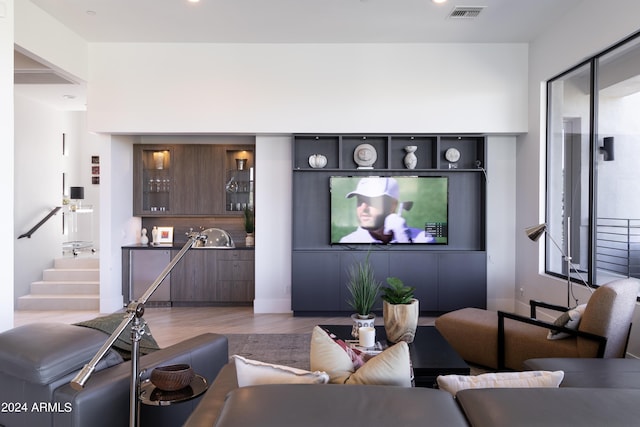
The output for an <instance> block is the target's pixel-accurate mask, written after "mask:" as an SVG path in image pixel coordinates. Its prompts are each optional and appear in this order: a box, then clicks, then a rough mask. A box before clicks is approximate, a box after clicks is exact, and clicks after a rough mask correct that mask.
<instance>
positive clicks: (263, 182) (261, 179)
mask: <svg viewBox="0 0 640 427" xmlns="http://www.w3.org/2000/svg"><path fill="white" fill-rule="evenodd" d="M292 140H293V139H292V137H290V136H258V137H256V202H255V203H256V205H255V209H256V246H255V258H256V266H255V269H256V270H255V271H256V275H255V282H256V295H255V300H254V305H253V309H254V311H255V312H256V313H285V312H289V311H291V241H292V238H291V224H292V222H291V220H292V215H293V212H292V209H293V207H292V202H293V200H292V197H291V195H292V194H293V187H292V174H291V167H292V165H293V162H292V158H291V153H292V146H291V144H292Z"/></svg>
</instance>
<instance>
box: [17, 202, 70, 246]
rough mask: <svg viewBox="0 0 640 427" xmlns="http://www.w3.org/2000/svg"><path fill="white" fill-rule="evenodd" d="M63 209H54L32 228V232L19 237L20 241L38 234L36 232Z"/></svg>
mask: <svg viewBox="0 0 640 427" xmlns="http://www.w3.org/2000/svg"><path fill="white" fill-rule="evenodd" d="M61 208H62V206H56V207H55V208H53V209H52V210H51V212H49V213H48V214H47V215H46V216H45V217H44V218H42V219H41V220H40V222H39V223H37V224H36V225H34V226H33V227H31V230H29V231H27V232H26V233H23V234H21V235H19V236H18V239H22V238H23V237H28V238H31V235H32V234H33V233H35V232H36V230H38V228H40V227H41V226H42V224H44V223H45V222H47V221H48V220H49V218H51V217H52V216H54V215H55V214H57V213H58V211H59V210H60V209H61Z"/></svg>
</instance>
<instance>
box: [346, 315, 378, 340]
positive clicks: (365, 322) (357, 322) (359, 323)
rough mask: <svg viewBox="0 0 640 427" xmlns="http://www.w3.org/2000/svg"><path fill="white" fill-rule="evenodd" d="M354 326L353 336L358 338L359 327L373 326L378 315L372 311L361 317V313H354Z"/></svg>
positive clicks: (352, 317)
mask: <svg viewBox="0 0 640 427" xmlns="http://www.w3.org/2000/svg"><path fill="white" fill-rule="evenodd" d="M351 319H352V320H353V328H352V329H351V336H352V337H354V338H358V329H360V328H367V327H370V328H373V327H374V323H375V321H376V315H375V314H373V313H371V314H369V315H368V316H367V317H361V316H360V315H359V314H352V315H351Z"/></svg>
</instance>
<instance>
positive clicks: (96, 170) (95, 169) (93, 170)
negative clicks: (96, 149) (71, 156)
mask: <svg viewBox="0 0 640 427" xmlns="http://www.w3.org/2000/svg"><path fill="white" fill-rule="evenodd" d="M91 175H100V166H91Z"/></svg>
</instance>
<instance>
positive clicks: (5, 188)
mask: <svg viewBox="0 0 640 427" xmlns="http://www.w3.org/2000/svg"><path fill="white" fill-rule="evenodd" d="M13 16H14V12H13V0H0V144H2V153H3V154H4V156H5V158H8V159H13V150H14V148H13V136H14V125H13V117H14V112H13V31H14V25H13ZM13 169H14V165H13V161H12V160H9V161H5V162H4V164H3V167H2V168H0V194H2V195H3V198H4V208H3V209H0V223H1V224H5V225H7V224H13V218H14V214H13V206H14V201H13V193H14V190H13V183H14V177H13ZM14 238H15V237H14V230H13V227H8V226H5V227H2V229H0V242H1V244H2V245H3V247H4V250H3V255H2V257H0V283H2V286H0V332H2V331H4V330H7V329H11V328H12V327H13V295H14V291H13V286H12V284H13V259H14V256H13V250H11V249H7V248H13V239H14Z"/></svg>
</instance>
